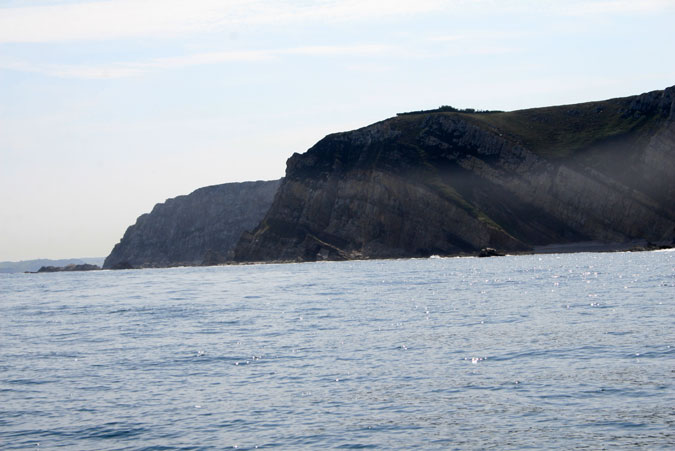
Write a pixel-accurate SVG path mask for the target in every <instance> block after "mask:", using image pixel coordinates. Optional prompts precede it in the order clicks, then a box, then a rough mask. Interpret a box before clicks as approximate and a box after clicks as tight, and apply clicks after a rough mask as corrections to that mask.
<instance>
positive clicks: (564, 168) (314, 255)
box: [103, 87, 675, 269]
mask: <svg viewBox="0 0 675 451" xmlns="http://www.w3.org/2000/svg"><path fill="white" fill-rule="evenodd" d="M674 175H675V87H670V88H667V89H665V90H662V91H653V92H649V93H645V94H641V95H637V96H631V97H624V98H617V99H610V100H605V101H598V102H588V103H582V104H576V105H564V106H553V107H545V108H533V109H527V110H519V111H512V112H501V111H494V112H491V111H475V110H457V109H455V108H451V107H441V108H439V109H437V110H427V111H417V112H411V113H402V114H399V115H397V116H396V117H393V118H390V119H386V120H384V121H381V122H378V123H375V124H372V125H370V126H367V127H364V128H361V129H358V130H354V131H349V132H343V133H335V134H331V135H328V136H326V137H325V138H323V139H322V140H321V141H319V142H318V143H317V144H316V145H314V146H313V147H312V148H310V149H309V150H308V151H307V152H305V153H304V154H294V155H292V156H291V157H290V158H289V159H288V162H287V167H286V175H285V177H284V178H282V179H281V180H276V181H266V182H263V181H258V182H245V183H228V184H223V185H216V186H212V187H206V188H202V189H200V190H197V191H195V192H193V193H191V194H189V195H187V196H179V197H177V198H174V199H169V200H167V201H166V202H164V203H161V204H158V205H156V206H155V208H154V209H153V210H152V212H150V213H149V214H145V215H142V216H141V217H139V218H138V220H137V221H136V224H134V225H132V226H130V227H129V228H128V229H127V231H126V233H125V234H124V236H123V238H122V240H121V241H120V243H118V244H117V245H116V246H115V247H114V249H113V251H112V252H111V254H110V255H109V256H108V258H107V259H106V260H105V262H104V264H103V268H104V269H113V268H119V269H128V268H143V267H168V266H181V265H203V264H207V265H213V264H222V263H237V262H240V263H243V262H275V261H316V260H344V259H370V258H406V257H429V256H432V255H439V256H450V255H476V256H478V255H482V256H497V255H503V254H504V253H528V252H535V251H537V250H538V249H546V248H554V247H556V246H558V247H560V248H565V249H571V250H573V249H575V245H576V243H596V244H597V245H598V247H597V248H598V249H609V248H611V249H617V250H618V249H624V250H629V249H631V248H632V249H633V250H639V249H640V248H642V249H656V248H663V247H669V246H672V244H673V240H674V239H675V201H674V199H675V182H674V180H675V177H674ZM581 248H583V246H581V247H578V249H581Z"/></svg>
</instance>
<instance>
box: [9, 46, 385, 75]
mask: <svg viewBox="0 0 675 451" xmlns="http://www.w3.org/2000/svg"><path fill="white" fill-rule="evenodd" d="M390 50H392V48H391V47H389V46H385V45H376V44H365V45H354V46H306V47H292V48H284V49H274V50H251V51H233V52H207V53H196V54H192V55H184V56H177V57H165V58H154V59H151V60H149V61H140V62H117V63H109V64H100V65H80V64H72V65H65V64H32V63H27V62H17V61H5V62H2V61H0V68H2V69H9V70H15V71H21V72H33V73H40V74H43V75H48V76H52V77H59V78H82V79H111V78H125V77H133V76H138V75H142V74H145V73H147V72H150V71H153V70H161V69H180V68H184V67H190V66H200V65H208V64H220V63H237V62H248V63H255V62H264V61H271V60H275V59H278V58H281V57H283V56H286V55H291V56H292V55H302V56H316V57H322V56H339V55H349V56H367V55H374V54H383V53H385V52H387V51H390Z"/></svg>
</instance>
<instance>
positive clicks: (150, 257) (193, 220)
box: [103, 180, 280, 269]
mask: <svg viewBox="0 0 675 451" xmlns="http://www.w3.org/2000/svg"><path fill="white" fill-rule="evenodd" d="M279 182H280V181H279V180H274V181H258V182H244V183H226V184H223V185H215V186H208V187H205V188H200V189H198V190H196V191H194V192H193V193H191V194H189V195H185V196H178V197H175V198H173V199H168V200H167V201H166V202H164V203H161V204H157V205H155V207H154V208H153V209H152V212H150V213H148V214H144V215H142V216H140V217H139V218H138V219H137V220H136V224H134V225H132V226H130V227H129V228H128V229H127V231H126V233H125V234H124V236H123V238H122V240H121V241H120V242H119V243H118V244H117V245H115V247H114V248H113V250H112V252H111V253H110V255H109V256H108V257H107V258H106V259H105V262H104V263H103V268H104V269H125V268H145V267H167V266H182V265H203V264H206V265H211V264H218V263H223V262H225V261H227V260H229V259H231V257H232V251H233V248H234V246H235V244H236V243H237V240H239V237H240V236H241V234H242V232H244V231H246V230H251V229H253V228H255V226H256V225H257V224H258V223H259V222H260V220H261V219H262V218H263V216H264V215H265V213H266V212H267V210H268V209H269V207H270V205H271V203H272V200H273V198H274V195H275V193H276V191H277V188H278V187H279Z"/></svg>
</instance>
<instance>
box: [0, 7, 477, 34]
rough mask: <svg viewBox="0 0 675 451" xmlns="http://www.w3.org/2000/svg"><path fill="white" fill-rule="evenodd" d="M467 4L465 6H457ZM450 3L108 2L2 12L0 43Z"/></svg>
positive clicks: (410, 10)
mask: <svg viewBox="0 0 675 451" xmlns="http://www.w3.org/2000/svg"><path fill="white" fill-rule="evenodd" d="M457 1H464V0H456V1H455V2H454V3H457ZM448 3H449V0H416V1H415V2H410V1H406V0H389V1H388V2H387V3H386V4H384V5H383V3H382V2H381V1H380V0H343V1H338V0H324V1H320V2H294V1H291V0H274V1H269V0H268V1H265V0H192V1H189V2H187V1H184V0H115V1H111V0H107V1H82V2H78V3H67V4H60V5H48V6H29V7H10V8H0V43H2V42H58V41H72V40H105V39H119V38H134V37H144V36H160V37H162V36H173V35H180V34H183V33H192V32H208V31H217V30H224V29H227V28H228V27H232V26H237V25H256V24H257V25H264V24H270V25H278V24H282V23H288V22H302V21H340V20H350V21H351V20H360V19H371V18H381V17H387V16H406V15H410V14H414V13H423V12H430V11H435V10H439V9H442V8H443V7H444V6H447V4H448Z"/></svg>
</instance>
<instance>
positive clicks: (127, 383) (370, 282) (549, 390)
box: [0, 252, 675, 450]
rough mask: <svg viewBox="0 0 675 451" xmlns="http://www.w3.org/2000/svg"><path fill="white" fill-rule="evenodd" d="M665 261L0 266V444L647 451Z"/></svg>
mask: <svg viewBox="0 0 675 451" xmlns="http://www.w3.org/2000/svg"><path fill="white" fill-rule="evenodd" d="M674 256H675V253H672V252H651V253H615V254H576V255H572V254H568V255H546V256H520V257H503V258H491V259H475V258H462V259H458V258H456V259H428V260H397V261H363V262H339V263H338V262H334V263H312V264H288V265H253V266H231V267H210V268H176V269H163V270H140V271H118V272H113V271H100V272H91V273H56V274H39V275H25V274H16V275H0V295H1V301H0V309H1V311H0V338H1V341H0V345H1V346H0V375H1V376H2V377H1V378H0V398H1V400H2V402H0V447H2V448H5V449H25V448H35V447H36V444H37V443H39V447H40V448H46V449H49V448H53V447H59V446H61V447H67V448H70V449H166V450H169V449H222V448H227V447H235V446H236V447H238V449H255V448H256V447H258V448H273V447H278V448H284V449H291V448H302V447H329V448H336V447H342V448H363V447H377V448H394V449H409V448H412V447H415V446H424V447H425V448H437V449H447V448H453V447H456V448H488V447H500V448H524V447H528V446H531V447H536V448H553V447H556V448H573V447H580V446H588V447H591V448H601V447H616V448H622V449H625V448H668V447H670V446H671V445H673V443H675V432H674V431H675V416H674V415H673V407H672V406H674V405H675V385H674V382H673V381H674V380H675V363H674V362H675V359H674V357H675V352H674V351H673V346H674V345H675V332H673V324H675V321H674V320H675V303H674V301H673V298H674V296H673V294H674V293H675V290H674V287H675V281H674V277H675V276H674V265H673V263H674V261H675V259H674Z"/></svg>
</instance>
